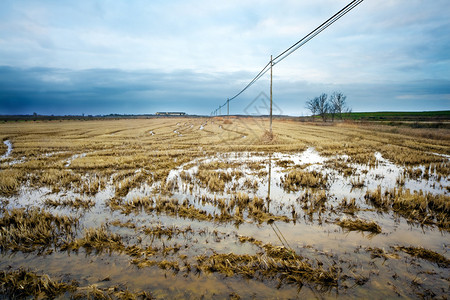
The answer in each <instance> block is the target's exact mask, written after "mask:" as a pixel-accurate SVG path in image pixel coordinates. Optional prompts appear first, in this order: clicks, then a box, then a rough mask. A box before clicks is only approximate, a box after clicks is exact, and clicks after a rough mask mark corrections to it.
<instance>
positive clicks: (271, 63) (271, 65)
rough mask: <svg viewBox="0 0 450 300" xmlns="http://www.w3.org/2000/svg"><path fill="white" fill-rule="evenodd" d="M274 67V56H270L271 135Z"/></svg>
mask: <svg viewBox="0 0 450 300" xmlns="http://www.w3.org/2000/svg"><path fill="white" fill-rule="evenodd" d="M272 67H273V60H272V55H271V56H270V134H272Z"/></svg>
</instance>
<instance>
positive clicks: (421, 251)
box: [393, 246, 450, 268]
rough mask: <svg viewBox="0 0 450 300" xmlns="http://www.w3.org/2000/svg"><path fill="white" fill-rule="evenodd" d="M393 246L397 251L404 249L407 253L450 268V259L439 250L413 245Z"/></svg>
mask: <svg viewBox="0 0 450 300" xmlns="http://www.w3.org/2000/svg"><path fill="white" fill-rule="evenodd" d="M393 248H394V249H395V250H397V251H403V252H405V253H408V254H409V255H411V256H414V257H418V258H421V259H425V260H428V261H430V262H433V263H436V264H437V265H438V266H440V267H442V268H450V260H449V259H447V258H446V257H445V256H443V255H441V254H439V253H437V252H434V251H431V250H428V249H425V248H422V247H412V246H411V247H404V246H395V247H393Z"/></svg>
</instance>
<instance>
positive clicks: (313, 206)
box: [297, 190, 328, 217]
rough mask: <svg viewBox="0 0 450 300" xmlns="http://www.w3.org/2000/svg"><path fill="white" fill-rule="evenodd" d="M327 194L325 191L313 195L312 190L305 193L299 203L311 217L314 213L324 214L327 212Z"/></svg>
mask: <svg viewBox="0 0 450 300" xmlns="http://www.w3.org/2000/svg"><path fill="white" fill-rule="evenodd" d="M327 199H328V198H327V194H326V192H325V191H324V190H321V191H319V192H316V193H313V192H311V191H310V190H307V191H306V192H304V193H303V194H302V195H301V196H300V197H299V198H297V201H299V203H300V204H301V205H302V209H303V210H304V211H305V212H306V214H308V215H309V216H310V217H312V215H313V214H314V213H319V214H320V213H323V212H325V211H326V203H327Z"/></svg>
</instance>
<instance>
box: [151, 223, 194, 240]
mask: <svg viewBox="0 0 450 300" xmlns="http://www.w3.org/2000/svg"><path fill="white" fill-rule="evenodd" d="M143 232H144V233H145V234H147V235H149V236H151V237H152V239H154V238H155V237H156V238H158V239H159V238H161V237H162V236H167V237H168V239H171V238H172V236H177V235H179V234H183V235H184V234H186V233H188V232H193V230H192V228H191V227H190V226H187V227H186V228H178V227H177V226H175V225H172V226H168V227H165V226H161V224H158V225H155V226H152V227H145V228H144V229H143Z"/></svg>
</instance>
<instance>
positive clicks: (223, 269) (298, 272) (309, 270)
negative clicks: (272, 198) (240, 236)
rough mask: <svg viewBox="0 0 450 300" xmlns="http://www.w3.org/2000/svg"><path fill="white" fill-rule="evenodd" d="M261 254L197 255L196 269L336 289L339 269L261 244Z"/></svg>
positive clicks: (289, 251) (280, 248) (282, 248)
mask: <svg viewBox="0 0 450 300" xmlns="http://www.w3.org/2000/svg"><path fill="white" fill-rule="evenodd" d="M263 249H265V253H260V254H258V255H248V254H243V255H236V254H233V253H228V254H217V253H216V254H214V255H212V256H210V257H207V256H204V255H200V256H197V258H196V259H197V266H196V268H197V269H198V270H201V271H203V272H207V273H209V272H218V273H221V274H224V275H226V276H235V275H239V276H243V277H245V278H256V279H260V280H268V279H275V278H277V279H278V280H279V281H280V284H281V283H283V282H284V283H288V284H289V283H294V284H298V285H300V286H302V285H303V282H304V281H307V282H309V283H313V284H318V285H320V286H323V287H335V286H338V282H339V278H340V273H339V270H338V269H336V268H334V267H330V268H329V269H328V270H326V269H324V268H323V267H322V266H319V267H314V266H312V265H311V264H310V263H309V262H307V261H306V260H305V259H303V258H302V257H300V256H298V255H297V254H296V253H295V252H294V251H292V250H289V249H286V248H284V247H274V246H272V245H264V246H263Z"/></svg>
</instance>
